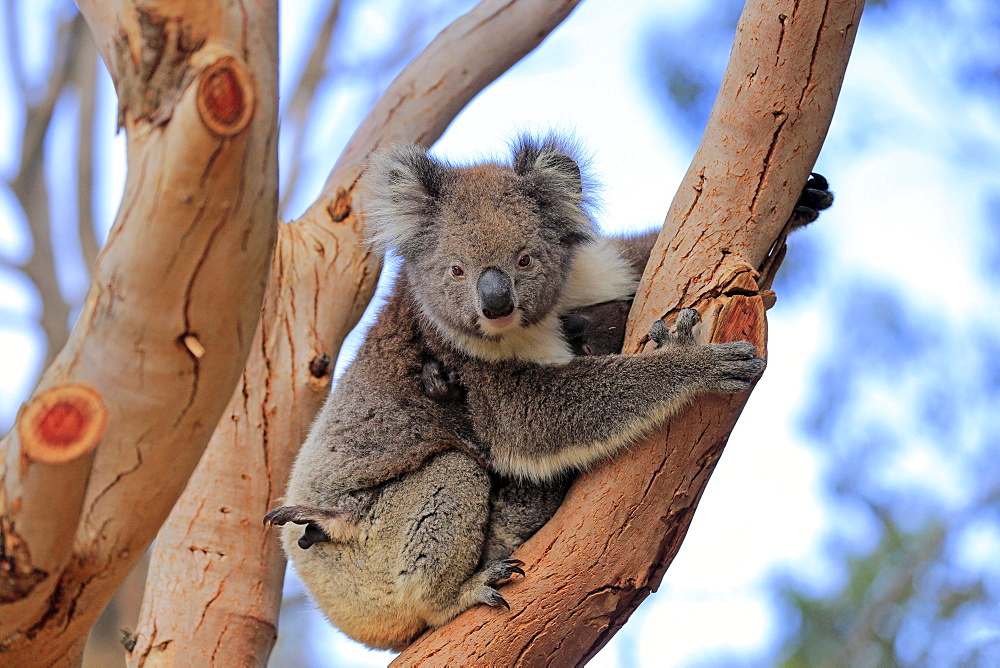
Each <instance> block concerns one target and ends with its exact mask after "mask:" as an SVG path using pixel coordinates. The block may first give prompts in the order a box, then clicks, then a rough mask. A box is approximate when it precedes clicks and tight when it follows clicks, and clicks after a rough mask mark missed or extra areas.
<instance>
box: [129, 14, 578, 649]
mask: <svg viewBox="0 0 1000 668" xmlns="http://www.w3.org/2000/svg"><path fill="white" fill-rule="evenodd" d="M576 4H577V2H576V1H571V2H570V1H558V2H553V1H552V0H514V1H509V0H507V1H501V0H486V1H484V2H482V3H480V4H479V5H478V6H477V7H476V8H475V9H474V10H473V11H472V12H470V13H469V14H467V15H465V16H463V17H462V18H460V19H459V20H457V21H456V22H455V23H454V24H453V25H451V26H450V27H449V28H447V29H446V30H444V31H443V32H442V33H441V34H440V35H439V36H438V37H437V38H436V39H435V40H434V42H433V43H432V44H430V45H429V46H428V47H427V49H426V50H425V51H424V52H423V53H422V54H421V55H420V56H419V57H418V58H417V59H416V60H414V62H413V63H411V64H410V65H409V66H408V67H407V68H406V70H405V71H404V72H403V73H402V74H401V75H400V76H399V77H398V78H397V79H396V80H395V81H394V82H393V83H392V85H391V86H390V87H389V89H388V90H387V91H386V93H385V94H384V95H383V96H382V98H381V99H380V100H379V102H378V103H377V104H376V106H375V108H374V109H373V110H372V111H371V113H370V114H369V115H368V117H367V118H366V119H365V121H364V123H363V124H362V125H361V127H360V128H359V129H358V131H357V132H356V133H355V135H354V137H353V138H352V140H351V142H350V143H349V145H348V147H347V149H346V150H345V151H344V154H343V156H342V157H341V159H340V160H339V161H338V163H337V165H336V166H335V167H334V168H333V170H332V173H331V174H330V177H329V178H328V180H327V182H326V185H325V186H324V189H323V192H322V194H321V195H320V196H319V198H318V199H317V200H316V202H315V204H314V205H313V206H312V207H310V208H309V210H308V211H307V212H306V213H305V215H303V216H302V218H301V219H299V220H298V221H296V222H294V223H292V224H289V225H284V226H282V227H281V229H280V232H279V239H278V248H277V251H276V253H275V257H274V264H273V266H272V271H271V281H270V284H269V286H268V291H267V296H266V297H265V301H264V312H263V316H262V321H261V322H262V325H261V327H260V329H259V331H258V333H257V337H256V339H255V342H254V345H253V352H252V353H251V356H250V359H249V361H248V363H247V370H246V372H245V373H244V375H243V379H242V382H241V384H240V387H238V388H237V391H236V393H235V394H234V396H233V399H232V401H231V402H230V405H229V408H228V409H227V411H226V413H225V416H224V417H223V419H222V421H221V422H220V424H219V428H218V430H217V431H216V434H215V435H214V437H213V438H212V442H211V444H210V446H209V448H208V450H207V452H206V454H205V457H204V458H203V459H202V462H201V464H200V465H199V467H198V469H197V471H196V472H195V474H194V476H192V478H191V483H190V485H189V486H188V489H187V491H186V492H185V493H184V495H183V496H182V497H181V500H180V501H179V502H178V504H177V507H176V508H175V510H174V512H173V513H172V514H171V516H170V520H169V521H168V522H167V523H166V524H165V525H164V527H163V529H162V531H161V532H160V534H159V536H158V537H157V541H156V547H155V550H154V554H153V560H152V563H151V565H150V573H149V580H148V582H147V587H146V596H145V598H144V601H143V612H142V615H141V618H140V622H139V627H138V629H137V632H136V635H135V640H136V644H135V647H134V649H133V650H132V652H131V654H130V662H131V663H133V664H141V665H171V664H178V665H208V662H211V663H212V664H213V665H247V664H256V665H261V664H263V663H264V662H266V660H267V657H268V655H269V654H270V651H271V648H272V646H273V643H274V639H275V635H276V624H277V616H278V610H279V606H280V597H281V583H282V579H283V577H284V565H285V560H284V557H283V555H282V554H281V551H280V548H279V546H278V540H277V534H276V533H275V532H269V531H266V530H265V528H264V526H263V524H262V521H261V520H262V518H263V516H264V513H266V512H267V511H268V510H269V509H270V508H272V507H274V506H275V505H280V504H279V503H278V500H279V498H280V497H281V495H282V494H283V493H284V487H285V482H286V480H287V478H288V473H289V471H290V468H291V463H292V460H293V459H294V456H295V453H296V451H297V450H298V446H299V444H300V443H301V441H302V439H303V437H304V435H305V432H306V430H307V429H308V426H309V423H310V421H311V420H312V418H313V416H314V415H315V413H316V411H317V410H318V408H319V406H320V403H321V402H322V400H323V399H324V398H325V396H326V394H327V392H328V389H329V384H330V374H331V372H332V370H333V362H332V360H334V359H335V358H336V356H337V352H338V351H339V349H340V344H341V342H342V341H343V339H344V337H345V336H346V335H347V333H348V332H349V331H350V330H351V328H353V327H354V325H355V324H356V323H357V321H358V319H359V318H360V317H361V314H362V312H363V311H364V309H365V307H366V306H367V304H368V301H369V300H370V299H371V296H372V293H373V291H374V289H375V283H376V281H377V279H378V273H379V264H378V258H377V257H374V256H372V255H371V254H370V253H369V252H368V251H367V249H366V247H365V245H364V244H363V239H364V234H363V230H362V226H361V220H360V219H359V217H358V216H357V211H358V209H359V208H361V209H363V208H364V204H363V200H364V183H365V178H364V170H365V162H366V159H367V157H368V155H369V153H370V152H371V151H372V150H374V149H375V148H376V147H377V146H379V145H382V144H385V143H387V142H392V141H401V140H405V141H411V142H417V143H421V144H423V145H430V144H431V143H433V142H434V141H435V140H436V139H437V138H438V137H439V136H440V135H441V133H442V132H444V130H445V128H446V127H447V126H448V124H449V123H450V122H451V120H452V119H453V118H454V117H455V115H457V114H458V112H459V111H461V110H462V109H463V108H464V107H465V105H466V104H468V102H469V101H470V100H471V99H472V98H473V97H474V96H475V95H476V94H477V93H478V92H479V91H480V90H482V89H483V88H484V87H485V86H486V85H488V84H489V83H490V82H491V81H493V80H494V79H495V78H496V77H497V76H499V75H500V74H502V73H503V72H505V71H506V70H507V69H509V68H510V67H511V66H512V65H513V64H514V63H516V62H517V61H518V60H520V59H521V58H522V57H523V56H524V55H525V54H527V53H528V52H530V51H531V50H532V49H533V48H534V47H535V46H537V45H538V44H539V43H540V42H541V41H542V40H543V39H544V38H545V37H546V36H547V35H548V34H549V33H550V32H551V31H552V30H553V29H554V28H555V27H556V26H557V25H558V24H559V23H560V22H561V21H562V20H563V19H564V18H565V17H566V16H567V15H568V14H569V13H570V12H571V11H572V10H573V8H574V7H575V6H576Z"/></svg>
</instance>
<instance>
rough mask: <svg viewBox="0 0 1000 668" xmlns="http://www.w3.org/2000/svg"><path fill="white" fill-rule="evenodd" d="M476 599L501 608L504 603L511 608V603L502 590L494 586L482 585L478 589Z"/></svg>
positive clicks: (492, 606) (504, 605)
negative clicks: (502, 594) (499, 590)
mask: <svg viewBox="0 0 1000 668" xmlns="http://www.w3.org/2000/svg"><path fill="white" fill-rule="evenodd" d="M476 600H478V601H479V602H480V603H484V604H485V605H488V606H490V607H491V608H499V607H500V606H501V605H502V606H503V607H505V608H507V609H508V610H510V603H508V602H507V599H505V598H504V597H503V596H501V595H500V592H498V591H497V590H496V589H494V588H493V587H487V586H482V587H480V588H479V589H477V590H476Z"/></svg>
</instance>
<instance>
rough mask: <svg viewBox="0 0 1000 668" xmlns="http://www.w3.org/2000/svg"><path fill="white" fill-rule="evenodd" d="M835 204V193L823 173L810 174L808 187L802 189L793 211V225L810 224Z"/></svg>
mask: <svg viewBox="0 0 1000 668" xmlns="http://www.w3.org/2000/svg"><path fill="white" fill-rule="evenodd" d="M831 204H833V193H832V192H830V184H829V183H827V181H826V179H825V178H823V176H822V175H821V174H816V173H815V172H813V173H811V174H809V180H808V181H806V187H805V188H803V189H802V194H801V195H800V196H799V201H798V202H796V203H795V210H794V212H793V213H792V217H793V218H794V220H793V225H794V226H795V227H801V226H803V225H808V224H809V223H811V222H813V221H814V220H816V219H817V218H819V212H820V211H822V210H823V209H828V208H830V205H831Z"/></svg>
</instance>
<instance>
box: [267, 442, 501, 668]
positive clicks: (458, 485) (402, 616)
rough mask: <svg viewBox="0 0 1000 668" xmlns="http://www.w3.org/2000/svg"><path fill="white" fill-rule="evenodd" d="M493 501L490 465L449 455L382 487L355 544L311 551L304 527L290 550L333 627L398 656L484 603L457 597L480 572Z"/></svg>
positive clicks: (289, 536)
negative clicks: (304, 543)
mask: <svg viewBox="0 0 1000 668" xmlns="http://www.w3.org/2000/svg"><path fill="white" fill-rule="evenodd" d="M489 495H490V479H489V476H488V475H487V474H486V472H485V471H484V470H483V469H482V467H480V466H479V465H478V464H477V463H476V462H475V461H473V460H472V459H470V458H469V457H468V456H467V455H465V454H463V453H461V452H456V451H448V452H441V453H438V454H436V455H432V456H431V457H430V458H429V459H428V461H427V462H425V463H424V464H423V465H422V466H421V467H420V468H418V469H417V470H415V471H412V472H410V473H407V474H405V475H403V476H402V477H401V478H400V479H399V480H395V481H392V482H389V483H386V484H385V485H384V486H382V488H381V489H380V490H379V494H378V495H377V498H376V499H375V500H374V501H373V503H372V505H371V507H370V510H369V511H368V512H367V513H365V514H364V515H363V516H362V517H360V518H357V519H356V520H355V521H356V534H355V536H354V538H353V539H352V540H349V541H344V542H342V541H329V542H322V543H317V544H316V545H313V546H312V547H311V548H310V549H309V550H302V549H300V548H299V546H298V543H297V540H298V536H299V535H300V534H301V533H302V532H301V529H299V530H298V531H295V530H288V529H286V530H285V531H284V535H283V537H282V540H283V543H284V549H285V552H286V553H287V554H288V555H289V556H290V557H291V559H292V563H293V564H294V565H295V569H296V571H297V572H298V574H299V577H300V578H301V579H302V581H303V582H304V583H306V585H307V586H308V587H309V590H310V592H312V596H313V598H314V600H315V601H316V603H317V604H318V605H319V607H320V609H321V610H322V611H323V614H324V615H326V617H327V619H329V620H330V622H331V623H332V624H333V625H334V626H336V627H337V628H339V629H340V630H342V631H343V632H344V633H346V634H347V635H348V636H350V637H352V638H354V639H355V640H358V641H360V642H363V643H364V644H366V645H368V646H370V647H374V648H377V649H393V648H396V649H399V647H400V646H401V645H402V644H404V643H406V642H408V641H409V640H411V639H412V638H413V637H414V636H416V635H417V634H419V633H420V632H421V631H423V630H424V629H425V628H427V626H428V625H431V626H437V625H440V624H443V623H444V622H446V621H448V620H449V619H451V618H452V617H454V616H455V615H456V614H458V612H460V611H461V610H464V609H465V608H467V607H469V606H471V605H473V604H474V603H476V602H478V601H476V600H474V599H473V598H471V596H472V595H474V593H475V592H468V600H464V599H463V597H462V596H461V595H459V596H458V597H457V598H456V596H455V592H460V591H461V589H462V586H463V584H464V583H465V582H466V581H468V580H469V578H470V576H472V575H473V574H474V573H475V572H476V569H477V567H478V565H479V561H480V551H481V548H480V546H481V544H482V541H483V540H484V536H485V534H486V527H487V520H488V514H489ZM316 500H319V499H316ZM386 546H393V547H394V548H397V549H391V550H387V549H386Z"/></svg>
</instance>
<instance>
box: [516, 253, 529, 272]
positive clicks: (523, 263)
mask: <svg viewBox="0 0 1000 668" xmlns="http://www.w3.org/2000/svg"><path fill="white" fill-rule="evenodd" d="M517 266H518V267H520V268H521V269H527V268H528V267H530V266H531V256H530V255H528V254H527V253H525V254H524V255H522V256H521V257H520V258H519V259H518V261H517Z"/></svg>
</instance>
